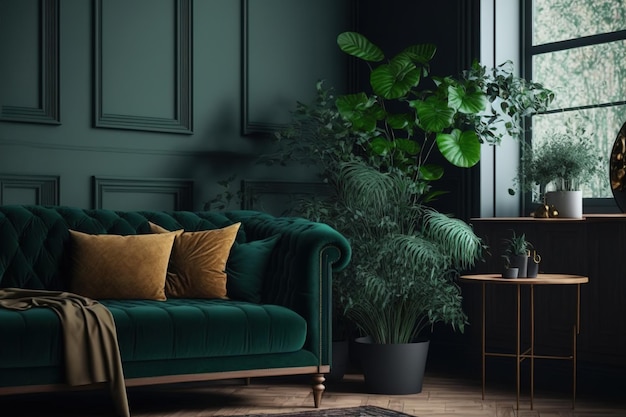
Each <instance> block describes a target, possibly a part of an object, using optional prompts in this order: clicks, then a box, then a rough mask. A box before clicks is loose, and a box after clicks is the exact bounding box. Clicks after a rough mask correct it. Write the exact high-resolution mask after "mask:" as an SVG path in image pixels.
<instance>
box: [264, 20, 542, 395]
mask: <svg viewBox="0 0 626 417" xmlns="http://www.w3.org/2000/svg"><path fill="white" fill-rule="evenodd" d="M337 41H338V45H339V47H340V48H341V50H343V51H344V52H346V53H348V54H350V55H353V56H355V57H357V58H359V59H362V60H364V61H367V62H368V66H369V68H370V69H371V76H370V87H371V90H368V91H363V92H359V93H356V94H346V95H339V96H337V95H335V93H334V91H333V89H332V87H331V88H326V87H325V86H324V85H323V82H319V83H318V84H317V93H318V94H317V97H316V100H315V101H314V103H313V104H312V105H305V104H303V103H298V104H297V108H296V111H295V112H294V118H293V124H291V125H290V126H288V128H286V129H285V130H282V131H280V132H278V134H277V138H278V139H279V140H278V141H277V143H276V145H277V150H276V151H275V152H274V153H269V154H267V155H265V157H264V158H263V159H264V160H265V161H266V162H269V163H285V162H286V161H288V160H291V161H297V162H299V163H313V164H316V165H317V166H318V168H319V171H320V174H321V177H322V179H323V181H325V182H327V183H328V185H329V188H330V189H331V190H332V192H331V197H330V198H326V199H315V198H311V199H307V200H304V201H302V205H301V206H300V213H302V214H304V215H305V216H307V217H309V218H312V219H315V220H318V221H323V222H326V223H329V224H330V225H332V226H334V227H335V228H336V229H337V230H339V231H340V232H342V233H344V234H345V235H346V236H347V237H348V238H349V239H350V241H351V244H352V247H353V256H352V262H351V265H350V267H349V268H348V269H346V270H344V271H342V273H341V274H339V275H338V276H337V277H336V278H335V281H334V283H333V286H334V290H335V298H334V301H335V302H337V303H340V306H341V307H342V311H343V312H344V314H345V315H344V316H343V317H346V318H348V319H350V322H352V323H354V324H355V325H356V326H357V327H358V328H359V329H360V330H361V332H362V334H363V335H364V336H367V337H368V338H369V341H370V343H368V344H369V345H371V346H370V347H372V346H373V347H375V348H381V349H384V348H386V347H388V348H394V347H398V346H400V345H403V346H404V345H413V344H414V342H418V341H419V342H423V341H425V345H426V346H428V342H427V340H428V334H429V333H428V332H429V330H430V329H431V328H432V326H433V325H434V324H435V323H438V322H443V323H447V324H449V325H451V326H452V327H453V328H454V329H458V330H461V331H462V330H463V328H464V325H465V322H466V316H465V314H464V312H463V310H462V308H461V293H460V290H459V287H458V286H457V285H456V283H455V280H454V278H455V276H456V275H457V274H458V273H459V271H461V270H463V269H465V268H470V267H471V266H472V265H473V264H474V262H475V261H476V260H477V259H478V258H479V256H480V253H481V248H482V245H481V242H480V239H478V238H477V237H476V235H474V233H473V231H472V229H471V227H469V225H467V224H466V223H464V222H463V221H461V220H459V219H455V218H453V217H452V216H448V215H445V214H442V213H437V212H436V211H434V210H432V209H431V208H429V207H428V205H427V204H428V202H429V201H431V199H433V198H436V197H437V195H439V194H440V193H442V192H445V190H438V189H436V187H433V184H434V182H435V181H436V180H438V179H440V178H441V177H442V176H443V175H444V167H445V165H446V164H451V165H455V166H458V167H471V166H473V165H475V164H476V163H477V162H478V161H479V159H480V146H481V143H489V144H497V143H499V141H500V140H501V138H502V135H503V132H505V133H506V132H507V131H508V130H510V133H511V134H514V135H515V134H516V133H517V132H518V131H519V130H520V124H519V123H521V119H520V117H518V116H520V115H522V114H530V113H533V112H535V111H538V110H541V109H543V108H545V106H546V105H547V104H548V103H549V100H550V99H551V92H549V90H545V89H543V87H542V86H541V85H539V84H530V83H526V82H525V81H524V80H521V79H519V78H517V77H514V76H513V75H512V74H510V73H506V72H507V71H508V66H505V67H501V68H498V69H497V70H495V69H494V70H492V71H491V70H486V69H485V68H484V67H482V66H480V65H479V64H477V63H476V64H474V65H473V67H472V68H471V69H469V70H468V71H466V72H464V73H463V74H461V75H459V76H458V77H453V76H445V77H436V76H432V75H431V72H430V68H429V62H430V60H431V59H432V57H433V55H434V54H435V51H436V48H435V47H434V46H433V45H414V46H410V47H408V48H407V49H405V50H404V51H402V52H401V53H400V54H398V55H396V56H394V57H391V58H390V59H387V58H385V56H384V54H383V53H382V51H381V50H380V49H379V48H378V47H377V46H376V45H374V44H373V43H371V42H370V41H369V40H368V39H366V38H365V37H364V36H362V35H361V34H358V33H355V32H346V33H342V34H340V35H339V36H338V38H337ZM499 85H500V86H504V85H505V86H506V87H507V88H506V89H503V88H500V87H497V86H499ZM516 86H517V87H516ZM509 87H510V88H509ZM516 88H518V89H517V90H516ZM496 92H501V93H502V96H499V95H498V94H496ZM526 95H528V96H529V97H530V98H528V99H527V100H521V99H520V100H513V98H516V99H519V98H520V97H523V96H526ZM524 103H526V104H525V105H524ZM437 153H439V154H440V156H439V157H435V155H436V154H437ZM435 161H437V163H435ZM365 345H366V344H365V343H364V344H363V346H362V347H364V346H365ZM380 354H381V353H380V352H378V353H377V355H380ZM392 357H396V358H397V357H398V355H397V354H395V353H394V354H392ZM369 363H370V364H375V363H378V364H380V365H381V366H380V367H379V370H380V369H382V370H385V369H394V368H391V366H389V365H390V364H389V363H388V362H384V361H381V360H380V356H379V358H378V359H377V360H375V361H369ZM423 365H424V364H423V362H422V365H421V367H420V366H410V365H409V364H408V363H407V362H405V363H404V365H403V366H401V367H400V368H399V369H395V370H394V371H393V375H392V376H393V379H394V380H396V381H401V380H403V379H402V377H400V371H401V370H404V371H406V373H408V374H412V375H417V376H418V377H419V381H420V382H419V383H417V384H416V383H410V384H408V383H407V385H405V386H402V384H396V385H391V383H390V382H385V381H384V380H381V376H380V375H377V376H376V377H374V378H368V377H367V374H366V380H369V381H370V382H382V384H381V385H379V386H377V387H370V388H371V390H372V391H376V392H386V393H389V394H394V393H408V392H419V391H420V390H421V377H422V373H423V369H424V366H423ZM398 385H400V386H398ZM385 387H386V388H385Z"/></svg>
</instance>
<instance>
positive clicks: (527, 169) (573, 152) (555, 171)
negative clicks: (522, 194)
mask: <svg viewBox="0 0 626 417" xmlns="http://www.w3.org/2000/svg"><path fill="white" fill-rule="evenodd" d="M589 136H590V134H589V132H588V130H587V129H586V128H585V127H583V126H582V125H581V124H580V123H579V122H577V121H575V120H574V119H569V120H568V121H566V123H565V124H564V125H563V126H558V127H555V128H551V129H549V130H547V131H544V132H542V133H539V134H536V135H535V137H534V139H533V145H532V146H525V147H524V148H523V150H522V158H521V163H520V166H519V170H518V176H517V178H516V181H517V183H518V185H519V188H520V189H521V190H523V191H530V192H533V196H534V197H539V198H540V200H539V201H541V202H542V205H543V206H546V207H550V208H552V210H551V213H553V214H552V215H551V216H550V217H555V216H558V217H576V218H580V217H582V211H583V210H582V199H583V194H582V186H583V185H584V184H588V183H589V182H591V181H592V180H593V179H595V178H597V176H598V175H600V174H601V173H602V172H604V170H603V168H604V166H603V160H604V158H603V157H602V156H601V155H598V153H597V150H596V149H595V148H594V146H593V141H592V140H591V138H590V137H589ZM512 194H514V191H513V192H512ZM554 210H556V212H554Z"/></svg>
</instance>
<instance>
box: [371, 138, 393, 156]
mask: <svg viewBox="0 0 626 417" xmlns="http://www.w3.org/2000/svg"><path fill="white" fill-rule="evenodd" d="M370 149H371V151H372V152H374V153H375V154H376V155H380V156H384V155H387V154H388V153H389V151H391V150H392V149H393V142H389V141H388V140H387V139H385V138H381V137H377V138H375V139H373V140H372V141H371V142H370Z"/></svg>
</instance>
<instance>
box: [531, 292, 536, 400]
mask: <svg viewBox="0 0 626 417" xmlns="http://www.w3.org/2000/svg"><path fill="white" fill-rule="evenodd" d="M534 399H535V286H534V285H532V284H531V285H530V409H531V410H532V409H533V407H534Z"/></svg>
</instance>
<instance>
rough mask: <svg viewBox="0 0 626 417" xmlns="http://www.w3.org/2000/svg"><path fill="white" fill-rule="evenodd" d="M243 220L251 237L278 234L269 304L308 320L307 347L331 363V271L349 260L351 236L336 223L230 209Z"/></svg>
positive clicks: (267, 284)
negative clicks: (286, 309)
mask: <svg viewBox="0 0 626 417" xmlns="http://www.w3.org/2000/svg"><path fill="white" fill-rule="evenodd" d="M225 215H226V216H227V217H229V218H230V219H231V220H233V221H241V222H242V225H243V228H244V230H245V234H246V236H247V240H256V239H263V238H266V237H269V236H273V235H276V234H280V236H281V237H280V239H279V240H278V242H277V245H276V247H275V248H274V250H273V252H272V255H271V258H270V261H269V265H268V270H267V274H266V279H265V282H264V287H263V295H262V300H263V302H265V303H271V304H279V305H283V306H285V307H288V308H290V309H292V310H294V311H296V312H297V313H298V314H300V315H301V316H302V317H304V318H305V319H306V321H307V324H308V332H307V334H308V336H307V341H306V348H307V349H308V350H310V351H312V352H313V353H315V354H316V355H317V356H318V358H319V359H320V365H328V364H329V363H330V346H331V342H332V275H333V272H338V271H341V270H342V269H344V268H345V267H346V266H347V265H348V263H349V262H350V257H351V249H350V244H349V242H348V240H347V239H346V238H345V237H344V236H343V235H342V234H340V233H339V232H338V231H336V230H335V229H333V228H332V227H330V226H328V225H326V224H323V223H317V222H313V221H309V220H307V219H304V218H300V217H274V216H271V215H269V214H265V213H260V212H257V211H250V210H237V211H229V212H226V213H225Z"/></svg>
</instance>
